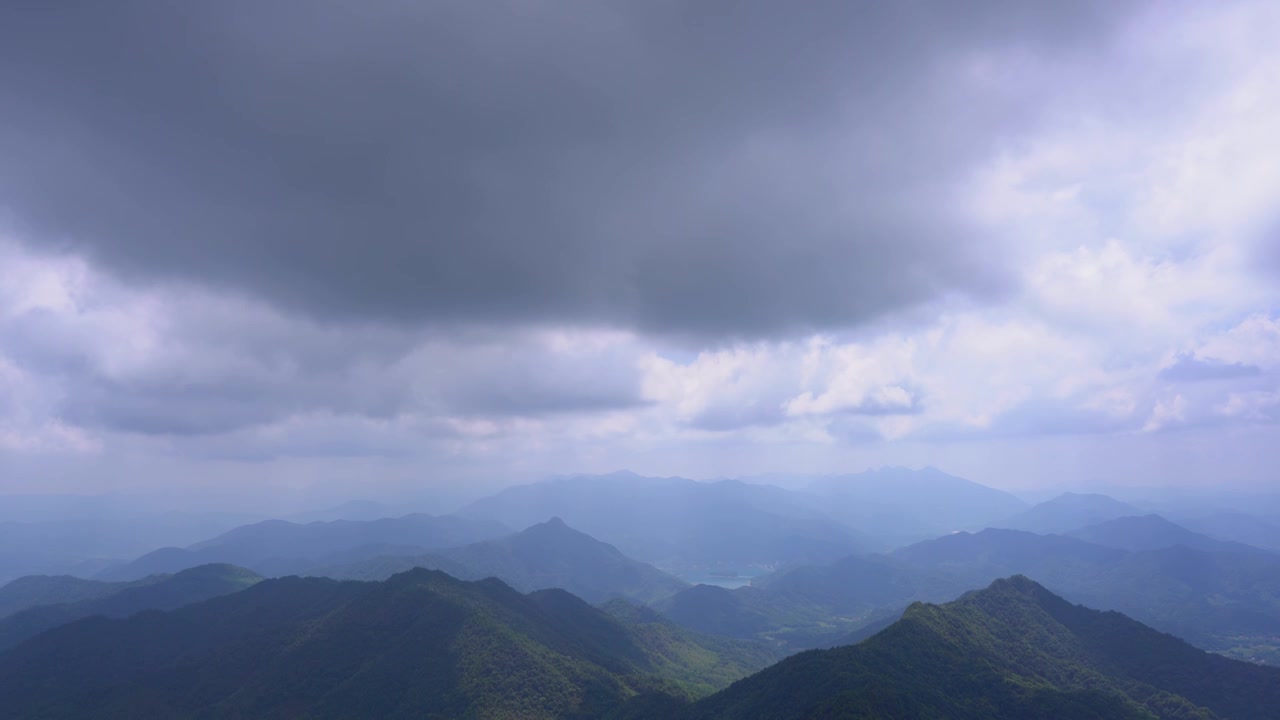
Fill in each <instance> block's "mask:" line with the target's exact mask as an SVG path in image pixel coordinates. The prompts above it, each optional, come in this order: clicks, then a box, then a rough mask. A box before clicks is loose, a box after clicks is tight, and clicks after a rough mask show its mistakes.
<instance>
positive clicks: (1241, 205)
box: [0, 0, 1280, 502]
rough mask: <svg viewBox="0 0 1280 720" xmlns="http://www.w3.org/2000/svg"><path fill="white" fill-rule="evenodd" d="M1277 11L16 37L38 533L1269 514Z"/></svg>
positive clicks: (192, 7)
mask: <svg viewBox="0 0 1280 720" xmlns="http://www.w3.org/2000/svg"><path fill="white" fill-rule="evenodd" d="M1277 36H1280V6H1277V4H1276V3H1274V2H1265V1H1263V2H1247V1H1245V2H1235V1H1231V0H1224V1H1222V2H1212V3H1205V2H1179V1H1177V0H1174V1H1160V2H1125V1H1117V0H1106V1H1099V2H1077V3H1022V2H1013V1H1011V0H975V1H974V2H966V3H956V2H951V1H950V0H946V1H941V0H914V1H912V2H902V3H862V2H827V1H826V0H815V1H814V2H807V3H803V4H795V3H727V2H698V3H689V2H673V1H667V0H656V1H645V2H638V1H637V2H613V1H609V0H591V1H589V2H588V1H585V0H584V1H582V2H574V1H572V0H567V1H563V2H541V1H538V0H511V1H509V2H507V1H502V0H495V2H488V3H475V2H437V3H410V2H400V1H398V0H386V1H380V2H370V3H358V4H353V3H349V2H328V1H326V0H315V1H312V0H307V1H306V2H303V1H302V0H296V1H293V0H273V1H272V2H258V1H257V0H253V1H248V0H228V1H226V2H219V3H170V2H134V1H133V0H126V1H123V2H117V3H110V4H104V3H6V4H4V6H3V8H0V108H3V109H2V110H0V158H3V162H0V493H102V492H122V493H159V494H170V495H174V496H181V497H189V498H199V499H201V501H202V502H204V501H208V502H214V501H215V500H219V501H227V502H234V501H244V502H258V501H264V502H265V501H268V500H270V499H272V498H275V499H279V498H282V497H290V498H297V497H307V498H324V499H341V498H348V497H372V496H381V495H386V496H397V495H402V494H405V493H410V494H412V493H438V494H441V495H448V496H459V497H461V496H466V495H469V494H477V493H480V492H483V491H486V490H487V489H492V488H495V487H499V486H502V485H506V484H510V483H514V482H525V481H529V480H532V479H535V478H539V477H543V476H547V475H552V474H564V473H576V472H607V471H611V470H616V469H619V468H629V469H631V470H634V471H637V472H641V473H646V474H654V475H682V476H687V477H695V478H716V477H732V476H750V475H756V474H765V473H844V472H856V471H859V470H862V469H865V468H867V467H874V466H879V465H883V464H903V465H910V466H921V465H935V466H938V467H942V468H944V469H946V470H948V471H950V472H953V473H957V474H961V475H964V476H966V477H969V478H971V479H974V480H977V481H979V482H983V483H986V484H989V485H992V486H996V487H1003V488H1010V489H1015V490H1018V489H1022V490H1035V489H1042V488H1049V487H1066V486H1073V487H1112V486H1115V487H1120V486H1125V487H1129V486H1151V485H1172V486H1184V487H1202V488H1204V487H1215V488H1223V487H1225V488H1239V489H1246V490H1251V491H1257V490H1266V489H1271V488H1273V487H1275V486H1277V485H1280V483H1277V480H1278V478H1277V477H1276V472H1275V469H1274V468H1275V467H1276V465H1277V463H1276V461H1277V460H1278V459H1280V449H1278V448H1280V425H1278V422H1280V139H1278V137H1280V136H1278V135H1277V132H1276V128H1278V127H1280V43H1276V42H1275V38H1276V37H1277Z"/></svg>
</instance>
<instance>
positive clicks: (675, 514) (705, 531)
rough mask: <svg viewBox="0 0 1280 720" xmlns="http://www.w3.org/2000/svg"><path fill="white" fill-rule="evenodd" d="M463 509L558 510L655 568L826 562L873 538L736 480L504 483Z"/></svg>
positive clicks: (524, 520)
mask: <svg viewBox="0 0 1280 720" xmlns="http://www.w3.org/2000/svg"><path fill="white" fill-rule="evenodd" d="M459 514H460V515H462V516H464V517H469V518H477V519H485V520H489V521H494V522H498V523H501V524H503V525H507V526H509V527H516V528H519V527H528V526H530V525H533V524H535V523H539V522H542V521H544V520H546V519H547V518H550V517H560V518H563V519H564V521H565V522H566V523H568V524H569V525H571V526H572V527H575V528H577V529H579V530H581V531H583V532H585V533H587V534H589V535H591V536H592V537H595V538H597V539H599V540H602V541H604V542H607V543H609V544H611V545H614V546H616V547H617V548H618V549H619V550H621V551H622V552H624V553H626V554H627V555H628V556H630V557H633V558H636V559H638V560H643V561H645V562H650V563H653V564H655V565H657V566H658V567H661V568H699V567H700V568H708V567H712V568H714V567H719V566H726V567H742V566H744V565H749V564H761V565H771V564H776V563H787V562H799V561H822V560H832V559H835V558H837V557H840V556H842V555H847V554H849V553H851V552H855V551H858V550H865V549H868V548H869V547H871V546H873V545H874V543H872V542H871V541H870V540H869V539H868V538H866V537H864V536H862V535H860V534H859V533H857V532H855V531H854V530H851V529H850V528H847V527H845V526H844V525H842V524H840V523H839V522H837V521H835V520H833V519H831V518H829V517H828V516H827V515H825V514H824V513H823V512H822V511H821V510H820V509H819V508H818V507H817V504H816V502H815V499H814V498H812V497H808V496H805V495H803V494H800V493H795V492H792V491H788V490H783V489H782V488H778V487H773V486H768V485H752V484H748V483H743V482H739V481H737V480H724V481H720V482H696V481H693V480H686V479H684V478H645V477H641V476H639V475H635V474H634V473H626V472H622V473H614V474H611V475H601V476H575V477H567V478H559V479H554V480H547V481H544V482H540V483H535V484H532V485H518V486H515V487H511V488H507V489H506V490H503V491H501V492H499V493H497V494H496V495H492V496H490V497H487V498H484V499H481V500H478V501H476V502H474V503H472V504H471V505H469V506H467V507H465V508H463V509H462V510H460V511H459Z"/></svg>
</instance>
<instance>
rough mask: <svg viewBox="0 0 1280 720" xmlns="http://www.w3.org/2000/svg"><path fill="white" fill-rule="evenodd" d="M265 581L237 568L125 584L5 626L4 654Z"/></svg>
mask: <svg viewBox="0 0 1280 720" xmlns="http://www.w3.org/2000/svg"><path fill="white" fill-rule="evenodd" d="M261 579H262V578H261V577H259V576H258V575H256V574H255V573H253V572H251V571H249V570H245V569H244V568H238V567H234V566H231V565H202V566H200V567H195V568H190V569H188V570H183V571H182V572H180V573H178V574H176V575H168V576H153V577H151V578H148V579H147V581H146V582H139V583H121V584H120V585H121V586H120V587H117V589H116V590H115V592H113V593H111V594H108V595H104V596H101V597H93V598H86V599H83V600H79V601H77V602H69V603H61V604H53V605H38V606H35V607H30V608H27V609H26V610H22V611H21V612H17V613H14V614H13V615H10V616H9V617H7V618H4V619H2V620H0V652H2V651H4V650H5V649H7V648H10V647H13V646H15V645H17V644H18V643H21V642H22V641H24V640H26V639H27V638H31V637H34V636H36V635H38V634H40V633H42V632H44V631H45V630H48V629H50V628H54V627H58V626H59V625H65V624H67V623H69V622H73V621H75V620H79V619H81V618H87V617H91V616H94V615H100V616H103V617H110V618H123V617H129V616H130V615H133V614H135V613H139V612H142V611H144V610H172V609H174V608H179V607H182V606H184V605H190V604H191V603H194V602H200V601H202V600H208V599H209V598H213V597H218V596H220V595H226V594H228V593H233V592H237V591H239V590H243V589H245V588H247V587H249V586H251V585H253V584H254V583H257V582H258V581H260V580H261Z"/></svg>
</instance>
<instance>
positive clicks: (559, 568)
mask: <svg viewBox="0 0 1280 720" xmlns="http://www.w3.org/2000/svg"><path fill="white" fill-rule="evenodd" d="M414 567H425V568H430V569H434V570H443V571H444V572H447V573H449V574H450V575H453V576H454V577H460V578H463V579H468V580H479V579H481V578H486V577H496V578H499V579H501V580H502V581H503V582H505V583H507V584H509V585H511V586H512V587H514V588H516V589H518V590H521V591H523V592H530V591H533V590H542V589H546V588H561V589H563V590H567V591H569V592H571V593H573V594H574V595H577V596H578V597H580V598H582V599H584V600H586V601H587V602H591V603H599V602H603V601H605V600H609V599H611V598H618V597H621V598H626V599H629V600H634V601H637V602H641V603H647V602H651V601H654V600H659V599H661V598H665V597H668V596H670V595H673V594H675V593H677V592H679V591H680V590H683V589H684V588H686V587H688V586H689V585H688V583H685V582H684V581H682V580H679V579H678V578H675V577H672V576H671V575H668V574H667V573H664V572H662V571H661V570H659V569H657V568H655V567H653V566H652V565H649V564H647V563H642V562H639V561H637V560H632V559H631V558H629V557H627V556H626V555H623V554H622V553H621V552H620V551H619V550H618V549H617V548H615V547H614V546H612V545H609V544H607V543H603V542H600V541H599V540H596V539H595V538H593V537H591V536H590V535H587V534H585V533H581V532H578V531H577V530H574V529H573V528H571V527H569V526H568V525H566V524H565V523H564V521H563V520H561V519H560V518H552V519H551V520H548V521H547V522H543V523H539V524H537V525H534V526H532V527H529V528H527V529H525V530H523V531H521V532H518V533H515V534H514V535H510V536H508V537H504V538H501V539H498V540H489V541H486V542H480V543H473V544H471V545H464V546H462V547H457V548H446V549H442V550H438V551H436V552H434V553H430V554H426V555H418V556H406V557H380V558H375V559H373V560H369V561H364V562H358V563H352V564H349V565H343V566H338V567H333V568H318V569H315V570H313V571H311V572H309V573H308V574H311V575H323V576H327V577H333V578H337V579H350V580H385V579H386V578H388V577H390V576H391V575H394V574H395V573H398V572H403V571H405V570H408V569H410V568H414Z"/></svg>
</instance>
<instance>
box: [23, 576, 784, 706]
mask: <svg viewBox="0 0 1280 720" xmlns="http://www.w3.org/2000/svg"><path fill="white" fill-rule="evenodd" d="M774 657H775V656H774V655H773V654H771V652H770V651H768V649H767V648H763V647H761V646H758V645H753V644H745V643H734V642H727V641H724V640H720V639H709V640H708V641H707V642H706V643H705V644H703V643H701V642H700V640H699V638H697V637H696V636H694V635H692V634H690V633H687V632H683V631H680V630H679V629H676V628H671V627H670V626H669V625H668V624H666V623H664V622H662V621H661V620H657V619H655V618H644V617H631V618H629V619H627V620H626V621H624V620H619V619H617V618H615V617H614V616H613V615H610V614H608V613H606V612H603V611H601V610H597V609H595V608H593V607H591V606H589V605H587V604H586V603H585V602H583V601H582V600H580V599H578V598H576V597H574V596H573V595H570V594H569V593H566V592H564V591H560V590H546V591H541V592H537V593H533V594H529V595H521V594H520V593H518V592H516V591H515V590H513V589H511V588H510V587H509V586H507V585H505V584H504V583H502V582H500V581H497V580H485V581H481V582H464V581H460V580H456V579H454V578H451V577H449V576H448V575H445V574H444V573H440V572H434V571H429V570H413V571H410V572H407V573H402V574H400V575H397V576H395V577H393V578H391V579H390V580H388V581H386V582H381V583H361V582H338V581H334V580H329V579H325V578H296V577H295V578H283V579H280V580H268V581H264V582H262V583H259V584H258V585H256V586H254V587H252V588H250V589H248V590H246V591H244V592H241V593H236V594H234V595H228V596H225V597H220V598H216V599H214V600H210V601H208V602H204V603H199V604H196V605H192V606H188V607H185V608H182V609H179V610H176V611H174V612H170V613H143V614H140V615H136V616H134V617H132V618H129V619H127V620H114V621H113V620H106V619H102V618H92V619H87V620H83V621H81V622H77V623H73V624H71V625H67V626H65V627H62V628H58V629H56V630H53V631H50V632H47V633H45V634H43V635H41V636H39V637H37V638H34V639H32V640H31V641H29V642H27V643H25V644H23V645H21V646H19V647H18V648H15V649H14V650H13V651H11V652H9V653H7V654H2V655H0V707H4V708H6V709H8V710H10V711H11V712H14V713H16V714H18V715H21V716H27V717H30V716H36V715H41V716H42V717H50V718H82V717H83V718H88V717H93V718H101V717H130V718H183V717H193V716H196V715H198V716H199V717H202V718H231V717H262V718H270V717H299V716H306V717H311V718H346V717H422V716H428V717H430V716H438V717H520V718H552V717H573V716H581V717H599V716H601V715H603V714H604V713H606V712H607V711H609V710H610V709H611V708H614V707H617V706H618V705H620V704H621V703H622V702H623V701H624V700H626V699H627V698H629V697H632V696H634V695H636V694H637V693H640V692H658V691H663V692H667V693H673V694H675V695H678V696H685V697H691V696H697V695H700V694H705V693H706V692H707V691H709V690H710V689H712V688H715V687H723V686H724V684H725V683H727V682H728V681H729V680H732V679H735V678H737V677H740V676H742V675H744V674H746V673H747V672H750V671H752V670H755V669H758V668H759V667H762V666H763V665H765V664H767V663H769V662H771V661H772V660H773V659H774Z"/></svg>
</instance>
